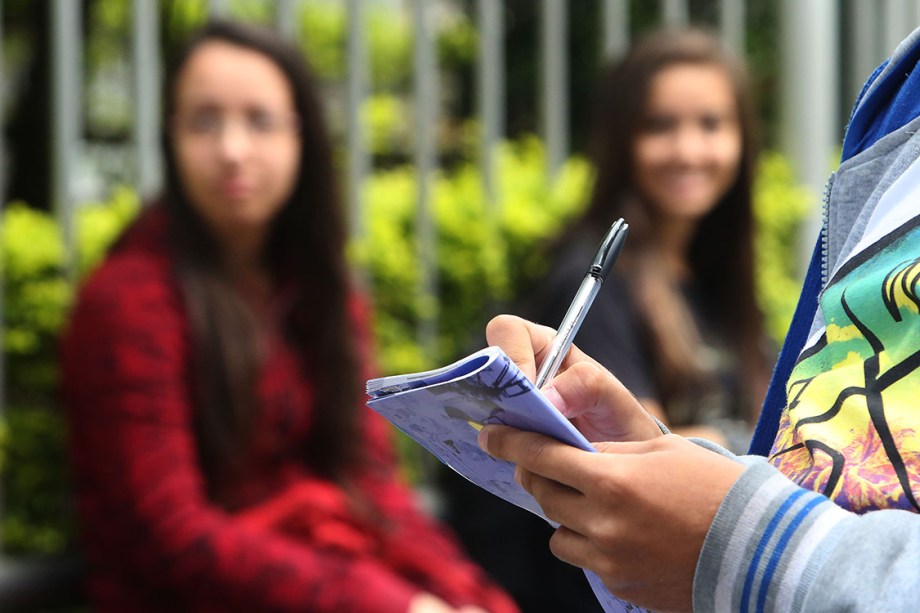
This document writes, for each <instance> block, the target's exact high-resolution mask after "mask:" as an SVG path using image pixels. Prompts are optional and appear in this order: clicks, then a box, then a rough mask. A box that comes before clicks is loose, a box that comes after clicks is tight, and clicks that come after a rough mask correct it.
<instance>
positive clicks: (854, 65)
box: [846, 0, 886, 104]
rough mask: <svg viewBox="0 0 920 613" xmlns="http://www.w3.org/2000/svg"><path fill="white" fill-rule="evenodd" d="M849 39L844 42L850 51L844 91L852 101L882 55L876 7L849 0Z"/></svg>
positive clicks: (868, 3)
mask: <svg viewBox="0 0 920 613" xmlns="http://www.w3.org/2000/svg"><path fill="white" fill-rule="evenodd" d="M850 11H851V12H850V19H849V26H850V35H849V36H850V40H851V43H850V44H848V45H846V46H847V48H848V52H849V53H850V74H849V75H848V79H847V80H848V82H847V88H846V91H847V93H848V94H849V99H848V100H847V101H846V102H847V103H849V104H852V103H853V101H855V100H856V97H857V96H858V95H859V92H860V91H861V90H862V85H863V83H864V82H865V80H866V79H867V78H868V77H869V75H870V74H872V71H873V70H875V68H876V66H878V65H879V64H881V63H882V60H884V59H885V57H886V55H885V50H883V49H882V45H881V44H880V43H881V35H880V24H879V18H878V7H877V6H875V5H874V4H873V3H870V2H860V1H858V0H854V1H853V2H850Z"/></svg>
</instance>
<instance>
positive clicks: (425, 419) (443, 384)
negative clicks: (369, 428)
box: [367, 347, 642, 613]
mask: <svg viewBox="0 0 920 613" xmlns="http://www.w3.org/2000/svg"><path fill="white" fill-rule="evenodd" d="M367 393H368V395H369V396H370V400H369V401H368V406H369V407H370V408H371V409H373V410H374V411H376V412H377V413H379V414H380V415H382V416H383V417H385V418H386V419H387V420H388V421H389V422H390V423H392V424H393V425H394V426H396V427H397V428H399V429H400V430H401V431H402V432H404V433H405V434H406V435H408V436H409V437H411V438H412V439H414V440H415V441H416V442H418V443H419V444H420V445H421V446H422V447H424V448H425V449H427V450H428V451H429V452H431V453H432V454H434V455H435V456H436V457H437V458H438V459H439V460H441V461H442V462H443V463H445V464H446V465H448V466H449V467H451V468H452V469H454V470H455V471H457V472H458V473H460V474H461V475H462V476H464V477H465V478H467V479H469V480H470V481H472V482H473V483H475V484H476V485H478V486H479V487H481V488H483V489H485V490H486V491H488V492H491V493H492V494H494V495H496V496H499V497H500V498H503V499H504V500H507V501H508V502H510V503H512V504H515V505H517V506H519V507H521V508H523V509H527V510H528V511H530V512H532V513H535V514H536V515H539V516H540V517H542V518H543V519H545V520H546V521H548V522H550V523H551V524H553V525H556V524H555V523H554V522H552V521H551V520H549V519H548V518H547V517H546V516H545V515H544V514H543V510H542V509H541V508H540V505H538V504H537V501H536V500H534V498H533V497H532V496H531V495H530V494H528V493H527V492H526V491H525V490H524V488H522V487H521V486H520V485H518V484H517V482H515V480H514V465H513V464H511V463H509V462H505V461H504V460H497V459H495V458H493V457H492V456H490V455H489V454H487V453H486V452H484V451H483V450H482V449H480V448H479V445H478V444H477V442H476V439H477V437H478V434H479V430H481V429H482V427H483V426H484V425H486V424H503V425H506V426H512V427H514V428H518V429H521V430H528V431H532V432H539V433H540V434H545V435H546V436H550V437H552V438H555V439H557V440H559V441H562V442H564V443H567V444H569V445H572V446H573V447H577V448H579V449H584V450H586V451H595V449H594V448H593V447H592V446H591V443H589V442H588V441H587V439H585V437H584V436H582V434H581V433H580V432H579V431H578V430H577V429H576V428H575V427H574V426H573V425H572V424H571V422H569V420H568V419H566V418H565V416H563V415H562V414H561V413H560V412H559V411H558V410H556V408H555V407H554V406H553V405H552V404H550V402H549V401H548V400H547V399H546V397H545V396H543V394H542V393H540V391H539V390H537V389H536V388H535V387H534V386H533V383H532V382H531V381H530V380H529V379H528V378H527V377H526V376H525V375H524V374H523V373H522V372H521V370H520V369H519V368H518V367H517V365H516V364H515V363H514V362H512V361H511V359H510V358H509V357H508V356H507V355H505V353H504V352H503V351H502V350H501V349H500V348H498V347H487V348H486V349H483V350H481V351H477V352H476V353H473V354H471V355H468V356H467V357H465V358H463V359H461V360H458V361H457V362H454V363H453V364H450V365H448V366H445V367H443V368H438V369H435V370H430V371H426V372H421V373H413V374H408V375H395V376H391V377H383V378H380V379H371V380H370V381H368V382H367ZM585 574H586V575H587V576H588V581H589V583H590V584H591V588H592V589H593V590H594V593H595V595H596V596H597V598H598V600H599V601H600V603H601V605H602V606H603V607H604V610H605V611H607V612H608V613H613V612H620V611H642V609H641V608H639V607H636V606H635V605H632V604H630V603H628V602H625V601H623V600H620V599H619V598H617V597H615V596H613V595H612V594H611V593H610V592H609V591H608V590H607V589H606V587H604V584H603V583H602V582H601V581H600V579H599V578H598V577H597V576H596V575H594V573H592V572H590V571H585Z"/></svg>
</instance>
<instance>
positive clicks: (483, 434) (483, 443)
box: [476, 428, 489, 452]
mask: <svg viewBox="0 0 920 613" xmlns="http://www.w3.org/2000/svg"><path fill="white" fill-rule="evenodd" d="M476 442H477V443H479V447H480V449H482V450H483V451H486V452H487V451H489V429H488V428H483V429H482V430H480V431H479V436H477V437H476Z"/></svg>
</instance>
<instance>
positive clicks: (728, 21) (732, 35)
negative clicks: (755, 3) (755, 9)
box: [719, 0, 746, 56]
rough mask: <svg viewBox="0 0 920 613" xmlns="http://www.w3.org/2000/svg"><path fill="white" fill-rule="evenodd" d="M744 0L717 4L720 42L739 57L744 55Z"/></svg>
mask: <svg viewBox="0 0 920 613" xmlns="http://www.w3.org/2000/svg"><path fill="white" fill-rule="evenodd" d="M745 21H746V14H745V0H721V1H720V2H719V28H720V29H721V31H722V40H724V41H725V44H726V45H727V46H728V48H729V49H731V50H732V51H734V52H735V53H737V54H738V55H739V56H741V55H743V54H744V39H745V35H744V32H745Z"/></svg>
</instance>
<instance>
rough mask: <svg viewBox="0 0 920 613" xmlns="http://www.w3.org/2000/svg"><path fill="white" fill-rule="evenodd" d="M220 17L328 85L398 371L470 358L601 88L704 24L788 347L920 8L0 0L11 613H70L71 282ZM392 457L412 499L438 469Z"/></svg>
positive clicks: (144, 176)
mask: <svg viewBox="0 0 920 613" xmlns="http://www.w3.org/2000/svg"><path fill="white" fill-rule="evenodd" d="M211 15H220V16H226V17H233V18H237V19H241V20H246V21H254V22H259V23H263V24H266V25H268V26H270V27H274V28H277V29H278V30H279V31H280V32H282V33H283V34H284V35H285V36H288V37H291V38H292V39H293V40H295V41H296V42H297V43H298V44H299V45H300V46H301V47H302V48H303V50H304V52H305V54H306V56H307V58H308V60H309V62H310V64H311V65H312V67H313V68H314V70H315V72H316V73H317V75H318V77H319V79H320V81H321V83H322V86H323V91H324V95H325V100H326V103H327V107H326V109H327V117H328V120H329V122H330V125H331V126H332V130H333V136H334V139H335V142H336V144H337V151H338V158H337V160H338V164H339V169H340V177H341V179H342V187H343V190H344V193H345V195H346V196H347V202H348V206H349V220H350V229H351V237H352V240H351V257H352V261H353V263H354V266H355V270H356V274H357V276H358V277H359V278H360V279H361V282H362V283H364V284H365V285H366V286H367V288H368V290H369V292H370V293H371V295H372V297H373V300H374V303H375V307H376V311H377V318H376V322H375V333H376V341H377V348H378V362H379V365H380V369H381V371H382V374H392V373H397V372H408V371H413V370H419V369H424V368H430V367H433V366H438V365H441V364H444V363H446V362H448V361H451V360H453V359H455V358H456V357H458V356H459V355H460V354H462V353H466V352H468V351H469V350H471V349H474V348H476V347H477V346H478V345H480V344H481V343H482V342H483V341H482V338H481V330H482V327H483V324H484V322H485V321H487V320H488V318H489V317H490V316H491V315H492V314H493V313H495V312H497V311H498V310H500V309H501V308H502V306H503V305H508V304H509V303H511V301H513V299H514V298H515V297H516V296H517V295H519V293H520V292H521V291H522V288H525V287H527V286H528V283H532V282H533V280H534V279H536V278H539V277H540V275H541V274H542V273H543V271H544V270H545V264H546V263H545V262H542V261H541V260H540V256H539V250H538V249H536V248H535V247H536V246H537V245H540V244H542V243H543V242H545V241H546V240H547V239H549V238H551V237H553V236H554V235H555V233H556V232H558V231H559V230H560V229H561V228H562V226H564V225H565V222H566V220H568V219H569V218H570V217H572V216H573V215H576V214H578V213H579V212H580V210H581V206H582V205H583V204H584V201H585V198H586V196H587V194H588V191H589V188H590V184H591V179H592V170H591V168H590V167H589V165H588V164H587V162H586V161H585V159H584V157H583V148H584V143H585V137H586V130H587V129H588V126H587V125H586V124H587V120H588V118H589V117H590V114H591V113H590V111H591V105H592V103H593V100H594V95H593V94H594V84H595V82H596V81H597V77H598V74H599V71H600V69H601V67H602V66H603V65H604V64H605V63H606V62H607V61H609V60H611V59H613V58H615V57H617V55H618V54H619V53H620V52H621V51H622V50H623V49H624V48H625V47H626V45H627V44H628V43H629V41H630V40H631V39H633V38H634V37H636V36H638V35H640V34H641V33H642V32H643V31H645V30H647V29H649V28H653V27H656V26H660V25H662V24H685V23H686V24H701V25H705V26H708V27H710V28H712V29H714V30H716V31H718V32H720V33H721V35H722V36H723V37H724V38H725V40H726V42H727V44H728V45H730V46H731V47H732V48H734V49H735V50H736V51H737V52H739V53H741V54H742V55H743V56H744V57H745V58H746V59H747V61H748V64H749V69H750V73H751V77H752V84H753V89H754V93H755V101H756V104H757V110H758V112H759V115H760V119H761V122H762V126H763V133H762V142H763V145H764V149H765V155H764V156H763V157H762V160H761V166H760V171H759V176H758V181H757V191H756V211H757V220H758V227H757V264H758V292H759V299H760V303H761V306H762V307H763V309H764V311H765V313H766V315H767V322H768V327H769V332H770V334H771V336H773V338H774V339H776V341H777V343H779V342H781V339H782V337H783V334H784V332H785V327H786V325H787V324H788V321H789V319H790V317H791V312H792V308H793V307H794V301H795V299H796V297H797V295H798V289H799V283H800V274H801V272H802V271H803V269H804V264H805V260H806V257H807V254H810V252H811V246H812V244H813V241H814V238H815V236H816V234H817V228H818V227H819V224H820V206H819V204H820V195H821V190H822V188H823V185H824V182H825V180H826V178H827V175H828V173H829V172H830V171H831V170H832V169H833V166H834V164H835V160H836V158H837V156H838V154H839V149H838V147H839V143H840V141H841V139H842V136H843V133H844V130H845V127H846V120H847V116H848V113H849V109H850V107H851V105H852V103H853V101H854V100H855V98H856V96H857V94H858V93H859V89H860V86H861V84H862V83H863V82H864V80H865V79H866V77H867V76H868V75H869V74H870V73H871V71H872V70H873V69H874V68H875V67H876V66H877V65H878V64H879V63H880V62H882V61H883V60H884V59H885V57H887V55H888V54H889V52H890V51H891V50H892V49H893V48H894V45H895V44H896V43H897V42H898V41H900V40H901V39H902V38H903V37H904V36H905V35H907V34H908V33H909V32H910V31H911V30H913V28H914V25H915V24H917V23H918V22H920V2H918V1H916V0H569V1H566V0H274V1H272V0H207V1H206V0H2V12H0V44H2V63H0V69H2V74H0V104H2V118H3V146H2V149H0V194H2V198H0V205H2V211H0V276H2V283H0V341H2V347H3V353H2V358H0V476H2V486H0V551H2V552H3V553H2V557H0V609H2V610H12V608H13V607H14V606H18V607H20V608H22V609H23V610H42V609H43V607H52V606H58V605H59V604H60V603H61V602H63V603H65V604H68V605H70V604H73V600H72V598H73V595H72V594H69V593H68V592H67V587H68V585H69V584H68V581H69V580H70V579H69V578H72V577H73V575H74V573H75V572H76V573H78V570H75V568H76V567H75V566H73V565H70V564H69V560H70V558H69V557H68V555H69V554H70V552H72V550H73V543H72V537H73V526H72V519H71V514H70V508H69V504H70V503H69V497H68V493H69V486H68V478H67V475H66V471H65V470H64V465H65V462H64V457H63V452H62V424H61V421H60V417H59V414H58V412H57V409H56V402H55V382H56V373H55V339H56V335H57V333H58V331H59V329H60V327H61V325H62V324H63V322H64V320H65V318H66V314H67V308H68V305H69V303H70V300H71V298H72V296H73V291H74V287H75V285H76V284H77V283H78V282H79V280H80V278H81V277H82V276H83V275H84V274H85V273H86V271H87V270H89V269H91V268H92V266H93V265H94V263H96V262H97V261H98V260H99V258H100V257H101V255H102V254H103V253H104V251H105V249H106V248H107V246H108V244H109V243H110V241H111V240H112V239H113V238H114V237H115V236H117V234H118V232H119V230H120V229H121V228H122V227H123V226H124V224H125V223H126V222H127V221H129V220H130V219H131V218H132V217H133V215H134V214H135V213H136V211H137V210H138V209H139V208H140V207H141V206H143V202H144V201H145V200H147V199H150V198H152V197H155V195H156V193H157V189H158V186H159V183H160V179H161V172H162V169H161V167H160V162H159V139H160V131H161V125H160V102H161V99H162V92H161V91H160V88H161V83H160V77H161V74H162V63H163V58H164V56H165V55H167V54H168V50H169V49H170V48H171V47H172V46H173V45H175V44H176V43H177V41H180V40H182V38H183V36H184V35H185V33H187V32H188V31H189V30H190V29H192V28H193V27H195V26H196V25H197V24H200V23H201V22H202V21H204V20H206V19H208V17H209V16H211ZM403 450H404V454H403V455H404V460H405V465H406V470H407V471H408V473H409V475H410V477H411V478H412V479H414V481H415V482H416V483H417V484H419V487H423V486H424V485H425V483H426V480H427V475H426V471H427V470H429V469H427V468H426V459H425V458H423V457H422V456H421V454H420V453H418V452H417V450H415V449H414V448H413V447H411V446H410V445H408V444H405V443H404V444H403ZM62 556H63V557H62ZM48 560H56V561H60V560H63V563H59V562H54V563H48ZM49 586H50V587H49ZM36 594H39V595H42V594H43V597H44V598H45V600H42V599H41V598H38V599H36ZM78 600H79V599H78V598H77V601H78ZM23 603H27V604H23ZM42 603H44V604H42Z"/></svg>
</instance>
